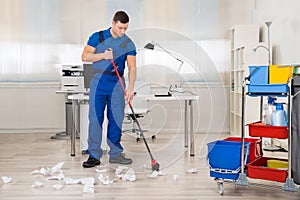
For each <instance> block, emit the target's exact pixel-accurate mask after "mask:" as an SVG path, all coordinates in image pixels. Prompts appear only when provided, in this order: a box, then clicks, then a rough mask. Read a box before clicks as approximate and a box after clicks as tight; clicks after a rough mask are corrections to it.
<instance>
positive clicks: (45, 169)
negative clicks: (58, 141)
mask: <svg viewBox="0 0 300 200" xmlns="http://www.w3.org/2000/svg"><path fill="white" fill-rule="evenodd" d="M63 164H64V162H60V163H57V164H56V165H55V166H53V167H52V168H49V167H42V168H41V169H40V170H34V171H32V172H31V173H30V174H42V175H44V176H49V175H55V174H56V173H60V172H61V168H62V166H63Z"/></svg>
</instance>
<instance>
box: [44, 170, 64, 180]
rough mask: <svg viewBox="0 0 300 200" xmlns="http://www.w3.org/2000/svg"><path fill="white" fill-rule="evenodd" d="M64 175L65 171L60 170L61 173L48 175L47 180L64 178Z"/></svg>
mask: <svg viewBox="0 0 300 200" xmlns="http://www.w3.org/2000/svg"><path fill="white" fill-rule="evenodd" d="M64 177H65V176H64V173H63V172H62V171H60V173H59V175H57V176H51V177H48V178H46V180H62V179H63V178H64Z"/></svg>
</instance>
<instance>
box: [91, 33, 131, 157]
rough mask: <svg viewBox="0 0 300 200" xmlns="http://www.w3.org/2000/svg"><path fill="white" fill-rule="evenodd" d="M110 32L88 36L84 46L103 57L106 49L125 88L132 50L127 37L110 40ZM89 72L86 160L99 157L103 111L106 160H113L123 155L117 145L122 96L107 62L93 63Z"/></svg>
mask: <svg viewBox="0 0 300 200" xmlns="http://www.w3.org/2000/svg"><path fill="white" fill-rule="evenodd" d="M110 29H111V28H109V29H106V30H103V31H100V32H95V33H94V34H92V35H91V36H90V38H89V40H88V42H87V45H89V46H92V47H94V48H96V53H103V52H104V51H105V50H106V49H108V48H111V49H112V50H113V58H114V62H115V64H116V66H117V68H118V72H119V73H120V76H121V77H122V78H121V79H122V81H123V84H124V85H125V81H124V77H123V74H124V69H125V62H126V58H127V56H128V55H131V56H135V55H136V48H135V45H134V43H133V42H132V41H131V40H130V39H129V37H128V36H127V35H123V36H122V37H117V38H113V37H112V35H111V33H110ZM101 40H102V41H101ZM93 70H94V71H95V75H94V77H93V79H92V80H91V84H90V100H89V104H90V106H89V139H88V152H89V154H90V157H93V158H96V159H98V160H99V159H100V158H101V157H102V154H103V150H102V149H101V142H102V124H103V120H104V114H105V113H104V110H105V107H107V113H106V115H107V119H108V127H107V144H108V145H109V147H110V151H109V152H108V153H109V156H110V158H116V157H117V156H119V155H120V153H122V151H123V147H122V146H121V144H120V141H121V135H122V132H121V130H122V123H123V119H124V109H125V99H124V92H123V90H122V87H121V85H120V83H119V81H118V77H117V76H116V73H115V71H114V67H113V65H112V63H111V60H100V61H97V62H94V63H93Z"/></svg>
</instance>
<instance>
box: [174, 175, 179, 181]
mask: <svg viewBox="0 0 300 200" xmlns="http://www.w3.org/2000/svg"><path fill="white" fill-rule="evenodd" d="M172 179H173V181H174V182H176V181H178V180H179V176H178V175H177V174H174V175H173V176H172Z"/></svg>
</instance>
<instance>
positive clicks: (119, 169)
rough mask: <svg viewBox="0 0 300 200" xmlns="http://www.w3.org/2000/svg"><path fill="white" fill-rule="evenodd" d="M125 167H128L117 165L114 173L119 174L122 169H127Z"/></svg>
mask: <svg viewBox="0 0 300 200" xmlns="http://www.w3.org/2000/svg"><path fill="white" fill-rule="evenodd" d="M127 169H128V167H126V166H118V168H117V169H116V171H115V174H116V175H120V174H121V173H122V172H123V171H124V170H127Z"/></svg>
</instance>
